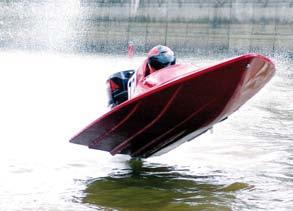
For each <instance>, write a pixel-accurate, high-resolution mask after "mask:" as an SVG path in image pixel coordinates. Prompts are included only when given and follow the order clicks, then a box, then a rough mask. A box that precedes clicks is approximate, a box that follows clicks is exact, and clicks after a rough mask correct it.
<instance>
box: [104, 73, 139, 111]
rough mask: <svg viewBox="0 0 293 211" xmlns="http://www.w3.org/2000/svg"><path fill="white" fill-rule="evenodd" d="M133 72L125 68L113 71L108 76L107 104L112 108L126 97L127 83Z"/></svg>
mask: <svg viewBox="0 0 293 211" xmlns="http://www.w3.org/2000/svg"><path fill="white" fill-rule="evenodd" d="M134 72H135V71H134V70H125V71H121V72H117V73H114V74H113V75H111V76H110V77H109V78H108V80H107V86H108V97H109V101H108V106H110V107H111V108H113V107H115V106H117V105H119V104H120V103H123V102H124V101H126V100H127V99H128V90H127V83H128V80H129V78H130V77H131V76H132V75H133V74H134Z"/></svg>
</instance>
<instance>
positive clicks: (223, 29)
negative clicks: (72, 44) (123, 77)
mask: <svg viewBox="0 0 293 211" xmlns="http://www.w3.org/2000/svg"><path fill="white" fill-rule="evenodd" d="M81 8H82V10H83V14H85V16H84V17H83V18H82V19H81V20H83V21H82V22H81V23H85V24H84V25H83V29H84V30H81V32H80V33H79V34H77V36H78V37H79V38H80V40H82V42H81V43H82V45H81V47H84V46H86V49H87V50H89V51H104V50H105V51H107V50H111V47H110V46H112V47H113V48H118V49H119V48H121V49H123V46H124V48H125V46H126V45H127V42H128V41H133V42H134V44H135V46H136V49H138V50H140V51H146V50H147V49H149V48H150V47H151V46H153V45H155V44H158V43H161V44H165V45H168V46H171V47H173V48H175V49H176V50H177V51H179V52H211V51H217V52H234V51H240V52H248V51H250V52H251V51H260V52H270V53H271V52H284V51H286V52H290V51H292V50H293V1H289V0H279V1H276V0H258V1H255V0H193V1H190V0H172V1H164V0H161V1H159V0H148V1H146V0H141V1H94V2H93V1H83V4H82V5H81Z"/></svg>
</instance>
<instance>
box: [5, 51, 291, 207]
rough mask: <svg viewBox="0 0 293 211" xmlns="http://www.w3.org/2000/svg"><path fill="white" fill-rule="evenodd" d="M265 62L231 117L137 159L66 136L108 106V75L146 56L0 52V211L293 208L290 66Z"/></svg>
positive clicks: (279, 58)
mask: <svg viewBox="0 0 293 211" xmlns="http://www.w3.org/2000/svg"><path fill="white" fill-rule="evenodd" d="M224 57H225V55H221V58H224ZM221 58H219V57H218V58H211V57H209V58H207V57H205V58H203V57H196V56H194V57H193V58H191V57H188V58H184V59H180V58H179V62H191V61H192V62H194V63H196V64H197V65H199V66H200V65H206V64H211V63H213V62H216V61H218V59H221ZM272 58H273V60H274V62H275V63H276V65H277V73H276V75H275V77H274V78H273V79H272V81H270V83H269V84H268V85H267V86H265V87H264V89H263V90H261V92H259V93H258V94H257V95H256V96H255V97H254V98H253V99H251V100H250V101H249V102H248V103H247V104H245V105H244V106H243V107H241V109H240V110H238V111H237V112H236V113H234V114H233V115H231V116H230V117H229V118H228V120H226V121H224V122H222V123H219V124H218V125H216V126H215V127H214V129H213V131H211V132H208V133H206V134H204V135H202V136H200V137H198V138H197V139H196V140H193V141H191V142H189V143H186V144H184V145H182V146H180V147H179V148H177V149H175V150H173V151H171V152H169V153H168V154H165V155H162V156H159V157H152V158H149V159H145V160H143V161H142V162H139V161H136V160H131V159H130V158H129V157H128V156H122V155H118V156H115V157H112V156H111V155H110V154H108V153H105V152H100V151H96V150H90V149H87V148H86V147H84V146H79V145H74V144H70V143H69V142H68V140H69V139H70V138H71V136H72V135H74V134H75V133H76V132H78V131H79V130H80V129H82V128H84V127H85V126H86V125H87V124H88V123H90V122H91V121H93V120H94V119H96V118H97V117H98V116H100V115H101V114H103V113H104V112H106V111H107V108H106V101H107V100H106V95H105V79H106V77H107V76H108V75H109V74H111V73H112V72H114V71H117V70H122V69H128V68H136V67H137V66H138V65H139V64H140V62H141V61H142V59H143V57H137V58H134V59H133V60H128V59H127V58H126V56H108V55H96V56H81V55H79V56H69V55H60V54H50V53H29V52H9V51H3V52H0V97H1V106H0V116H1V119H0V128H1V132H0V142H1V148H0V167H1V175H0V190H1V191H0V210H46V211H47V210H275V209H276V208H277V210H292V208H293V200H292V197H291V196H292V195H293V174H292V170H293V142H292V141H293V140H292V139H293V138H292V137H293V132H292V131H293V101H292V97H293V71H292V68H291V67H292V64H293V62H292V60H290V59H287V58H285V57H283V56H274V57H272Z"/></svg>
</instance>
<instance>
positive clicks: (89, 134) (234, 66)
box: [70, 54, 275, 157]
mask: <svg viewBox="0 0 293 211" xmlns="http://www.w3.org/2000/svg"><path fill="white" fill-rule="evenodd" d="M147 72H148V70H147V64H146V61H145V62H144V63H143V64H142V66H141V67H140V68H139V69H138V70H137V71H136V72H134V71H125V72H120V73H118V75H117V74H116V75H114V76H113V77H110V79H109V81H108V82H109V90H110V92H109V93H110V104H111V105H112V107H113V108H112V110H110V111H109V112H108V113H106V114H104V115H103V116H102V117H100V118H98V119H97V120H95V121H94V122H93V123H91V124H90V125H89V126H88V127H86V128H85V129H84V130H82V131H81V132H80V133H78V134H77V135H76V136H74V137H73V138H72V139H71V140H70V141H71V142H72V143H75V144H82V145H86V146H88V147H89V148H92V149H98V150H104V151H108V152H110V153H111V154H112V155H115V154H128V155H130V156H132V157H149V156H151V155H154V154H156V155H160V154H162V153H165V152H168V151H169V150H171V149H173V148H175V147H177V146H179V145H180V144H182V143H184V142H186V141H190V140H192V139H194V138H195V137H197V136H199V135H201V134H202V133H204V132H205V131H207V130H209V129H210V128H212V126H213V125H214V124H216V123H218V122H220V121H222V120H224V119H226V118H227V117H228V116H229V115H230V114H231V113H233V112H234V111H236V110H237V109H238V108H239V107H240V106H242V105H243V104H244V103H245V102H246V101H247V100H249V99H250V98H251V97H252V96H254V95H255V94H256V93H257V92H258V91H259V90H260V89H261V88H262V87H263V86H264V85H265V84H266V83H267V82H268V81H269V80H270V79H271V78H272V76H273V74H274V72H275V66H274V64H273V63H272V62H271V61H270V60H269V59H268V58H266V57H264V56H262V55H258V54H246V55H242V56H239V57H235V58H232V59H228V60H225V61H221V62H219V63H217V64H214V65H211V66H208V67H201V68H198V67H196V66H194V65H191V64H175V65H171V66H169V67H166V68H163V69H161V70H159V71H157V72H154V73H152V74H148V73H147Z"/></svg>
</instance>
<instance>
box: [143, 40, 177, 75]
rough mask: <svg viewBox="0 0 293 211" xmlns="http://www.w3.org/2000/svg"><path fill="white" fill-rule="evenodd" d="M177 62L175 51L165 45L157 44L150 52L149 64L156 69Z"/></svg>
mask: <svg viewBox="0 0 293 211" xmlns="http://www.w3.org/2000/svg"><path fill="white" fill-rule="evenodd" d="M175 63H176V57H175V54H174V52H173V51H172V50H171V49H170V48H168V47H166V46H163V45H157V46H155V47H153V48H152V49H151V50H150V51H149V52H148V64H149V65H150V66H151V67H152V68H153V69H155V70H159V69H162V68H164V67H167V66H169V65H173V64H175Z"/></svg>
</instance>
